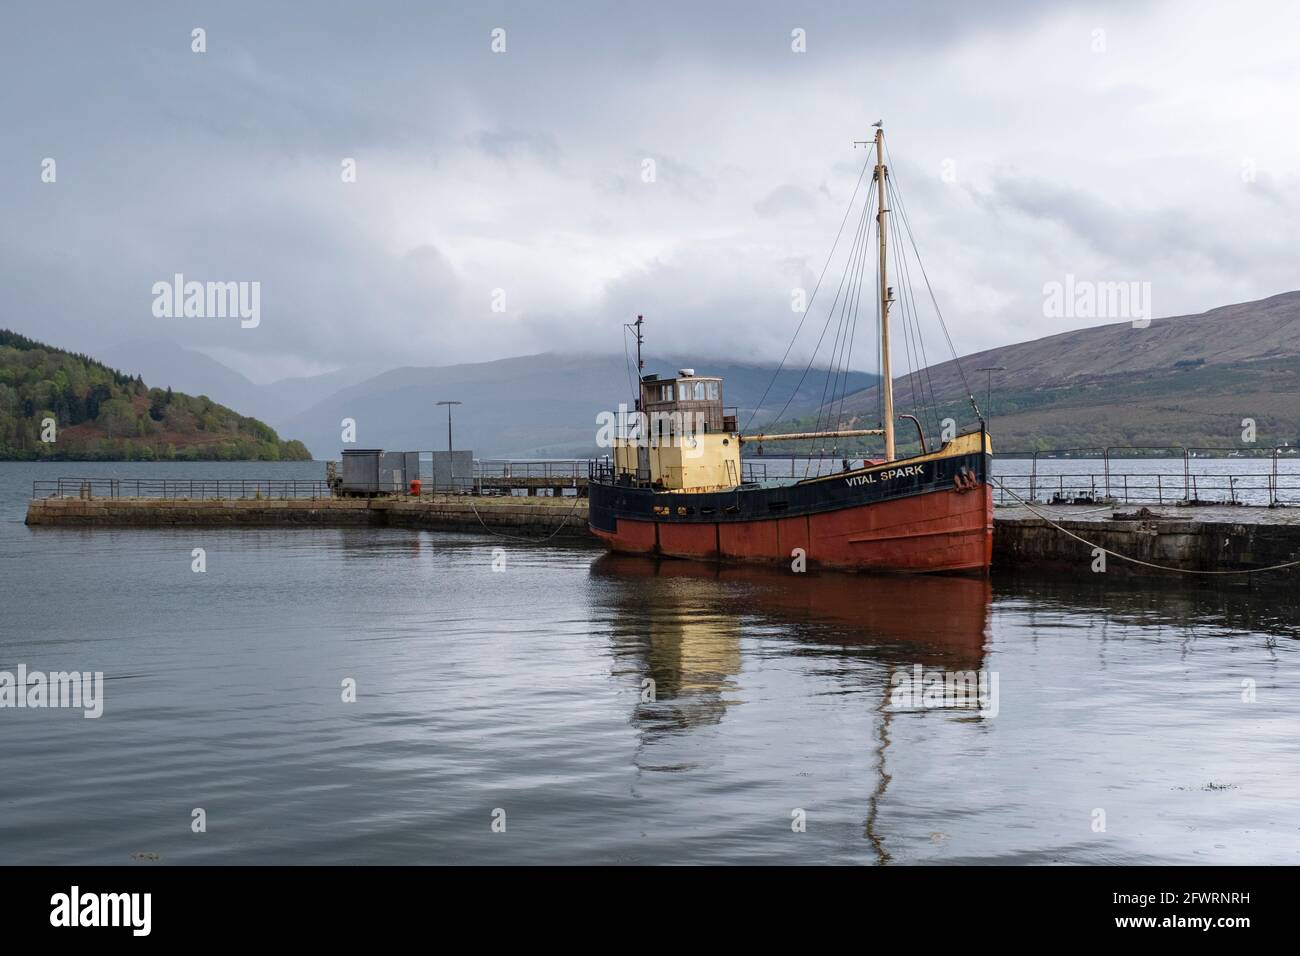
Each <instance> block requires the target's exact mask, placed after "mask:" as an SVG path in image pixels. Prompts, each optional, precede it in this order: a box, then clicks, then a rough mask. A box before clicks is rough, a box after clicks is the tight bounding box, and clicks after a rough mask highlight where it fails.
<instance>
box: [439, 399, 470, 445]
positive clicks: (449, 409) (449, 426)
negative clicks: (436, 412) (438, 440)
mask: <svg viewBox="0 0 1300 956" xmlns="http://www.w3.org/2000/svg"><path fill="white" fill-rule="evenodd" d="M437 404H439V405H446V406H447V453H448V454H450V453H451V406H453V405H463V404H464V402H438V403H437Z"/></svg>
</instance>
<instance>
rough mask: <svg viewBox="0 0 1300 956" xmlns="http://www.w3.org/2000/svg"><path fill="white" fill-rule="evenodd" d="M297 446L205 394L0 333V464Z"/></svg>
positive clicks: (273, 454) (209, 455)
mask: <svg viewBox="0 0 1300 956" xmlns="http://www.w3.org/2000/svg"><path fill="white" fill-rule="evenodd" d="M310 457H311V455H310V454H309V453H308V451H307V448H306V446H304V445H303V443H302V442H299V441H281V440H280V437H279V436H278V435H277V434H276V433H275V431H274V429H272V428H271V427H270V426H269V425H266V424H264V423H262V422H260V421H258V420H257V419H255V418H247V417H245V416H243V415H240V414H238V413H236V412H234V411H231V410H230V409H229V408H226V407H224V406H222V405H218V404H217V403H216V402H213V401H211V400H210V399H208V398H207V397H205V396H202V395H200V396H198V397H193V396H190V395H185V394H182V393H180V392H173V391H172V390H171V389H170V388H169V389H166V390H164V389H158V388H153V389H151V388H149V387H148V386H147V385H146V384H145V383H144V381H143V380H142V379H141V378H139V377H138V376H137V377H136V378H132V377H130V376H129V375H125V374H123V373H121V372H118V371H116V370H115V369H112V368H109V367H108V366H107V365H104V364H103V363H102V362H98V361H96V360H95V359H92V358H90V357H89V356H87V355H78V354H74V353H72V352H66V351H63V350H62V349H57V348H52V347H50V346H48V345H43V344H42V343H40V342H36V341H33V340H32V339H29V338H27V337H26V336H23V335H19V334H17V333H16V332H10V331H8V330H5V329H0V460H6V459H7V460H15V459H17V460H35V459H92V460H127V461H130V460H144V461H150V460H177V461H198V460H221V461H239V460H263V461H278V460H304V459H309V458H310Z"/></svg>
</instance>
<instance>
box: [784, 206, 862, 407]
mask: <svg viewBox="0 0 1300 956" xmlns="http://www.w3.org/2000/svg"><path fill="white" fill-rule="evenodd" d="M869 209H870V202H869V201H868V202H866V203H864V204H863V207H862V216H861V218H859V220H858V228H857V234H858V235H859V236H860V235H861V233H862V229H863V224H864V222H865V221H866V216H867V212H868V211H869ZM856 243H857V240H856V239H855V241H854V244H855V245H856ZM828 265H829V263H828ZM843 291H844V277H841V278H840V285H839V288H838V289H837V290H836V293H835V301H834V302H832V303H831V310H830V312H829V313H828V314H827V316H826V322H825V324H823V325H822V333H821V335H820V336H818V338H817V345H816V347H815V348H814V349H813V353H812V357H811V358H809V359H808V364H807V365H806V366H804V370H803V373H802V374H801V375H800V376H799V382H798V384H797V385H795V387H794V391H792V392H791V393H790V397H789V398H787V399H786V401H785V404H784V405H782V406H781V411H780V412H778V413H777V416H776V418H775V419H773V421H780V420H781V416H782V415H784V414H785V412H786V409H788V408H789V407H790V403H791V402H792V401H794V397H795V395H797V394H798V393H799V389H801V388H803V383H804V380H805V379H806V378H807V377H808V373H809V371H811V370H812V367H813V363H814V362H815V361H816V360H817V355H818V354H819V353H820V352H821V347H822V342H823V341H824V340H825V338H826V331H827V329H829V328H830V322H831V318H832V317H833V316H834V314H835V306H836V303H838V302H839V297H840V294H841V293H842V292H843ZM806 315H807V313H805V317H806ZM802 324H803V321H802V320H800V325H802ZM797 334H798V333H797V332H796V335H797ZM790 344H791V345H792V346H793V345H794V342H793V341H792V342H791V343H790ZM787 351H788V350H787Z"/></svg>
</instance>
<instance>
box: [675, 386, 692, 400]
mask: <svg viewBox="0 0 1300 956" xmlns="http://www.w3.org/2000/svg"><path fill="white" fill-rule="evenodd" d="M677 400H678V401H681V402H688V401H690V400H691V383H690V382H678V383H677Z"/></svg>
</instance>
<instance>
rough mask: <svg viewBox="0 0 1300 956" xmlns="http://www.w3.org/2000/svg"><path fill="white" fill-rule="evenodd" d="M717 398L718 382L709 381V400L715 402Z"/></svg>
mask: <svg viewBox="0 0 1300 956" xmlns="http://www.w3.org/2000/svg"><path fill="white" fill-rule="evenodd" d="M717 400H718V383H717V382H709V401H711V402H716V401H717Z"/></svg>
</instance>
